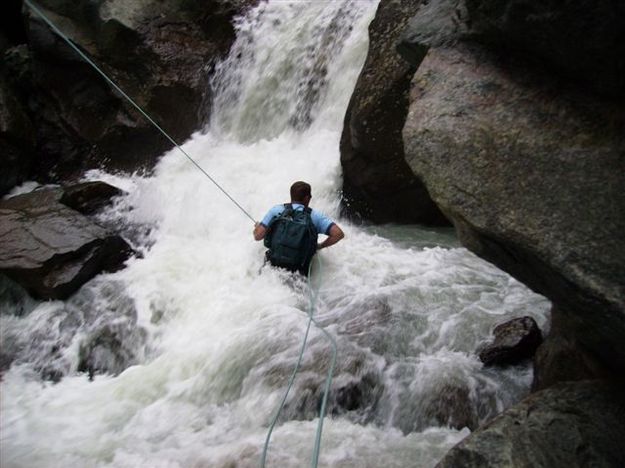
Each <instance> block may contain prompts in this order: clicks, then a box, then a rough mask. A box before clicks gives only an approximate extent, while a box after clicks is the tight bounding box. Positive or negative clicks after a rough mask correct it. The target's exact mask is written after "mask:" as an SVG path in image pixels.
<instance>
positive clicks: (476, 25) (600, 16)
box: [466, 0, 625, 99]
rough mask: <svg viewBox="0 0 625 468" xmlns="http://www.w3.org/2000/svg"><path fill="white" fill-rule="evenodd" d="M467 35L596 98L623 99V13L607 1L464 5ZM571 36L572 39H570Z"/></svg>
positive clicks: (513, 1) (484, 0)
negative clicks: (597, 95)
mask: <svg viewBox="0 0 625 468" xmlns="http://www.w3.org/2000/svg"><path fill="white" fill-rule="evenodd" d="M466 3H467V5H466V7H467V12H468V16H469V21H470V25H471V36H472V37H473V38H474V39H475V40H478V41H480V42H481V43H483V44H486V45H488V46H489V47H490V48H493V49H498V50H503V51H504V52H508V51H513V52H514V53H515V54H518V55H521V54H522V55H524V56H525V57H527V58H529V59H531V60H532V61H533V62H534V63H536V65H537V66H539V67H547V68H549V69H550V70H552V71H553V72H554V73H556V74H558V75H559V76H561V77H563V78H564V79H566V80H572V81H576V82H578V83H579V84H580V85H582V86H584V88H585V89H588V90H592V91H595V92H598V93H600V94H603V95H606V96H609V97H616V98H621V99H622V98H623V97H624V96H625V74H623V70H625V8H623V5H622V4H618V3H614V2H611V1H609V0H578V1H575V2H568V3H566V4H561V3H559V2H538V1H533V2H531V1H525V0H504V1H498V2H494V1H491V0H478V1H467V2H466ZM572 37H574V38H575V40H571V38H572Z"/></svg>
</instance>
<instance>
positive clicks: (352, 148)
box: [340, 0, 447, 224]
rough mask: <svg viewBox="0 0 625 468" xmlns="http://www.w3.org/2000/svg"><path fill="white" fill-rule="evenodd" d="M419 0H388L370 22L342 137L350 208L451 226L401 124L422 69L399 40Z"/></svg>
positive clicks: (385, 218) (375, 216)
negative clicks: (411, 158) (417, 170)
mask: <svg viewBox="0 0 625 468" xmlns="http://www.w3.org/2000/svg"><path fill="white" fill-rule="evenodd" d="M419 3H420V2H419V1H416V0H401V1H395V2H388V1H383V2H381V3H380V5H379V7H378V11H377V13H376V16H375V18H374V19H373V21H372V22H371V25H370V26H369V36H370V47H369V53H368V56H367V60H366V62H365V64H364V66H363V69H362V72H361V74H360V76H359V78H358V82H357V84H356V88H355V90H354V94H353V95H352V98H351V100H350V103H349V106H348V109H347V113H346V115H345V123H344V126H343V134H342V136H341V144H340V149H341V165H342V167H343V193H344V198H345V208H346V210H347V211H348V213H350V214H351V215H352V216H360V217H362V218H365V219H368V220H371V221H374V222H377V223H384V222H390V221H396V222H403V223H414V222H420V223H426V224H447V221H446V220H445V219H444V217H443V216H442V214H441V213H440V211H439V210H438V208H437V207H436V205H435V204H434V203H433V202H432V200H431V199H430V196H429V195H428V192H427V190H426V189H425V187H424V186H423V184H422V183H421V182H420V181H419V180H418V178H416V177H415V176H414V175H413V174H412V173H411V171H410V169H409V168H408V166H407V165H406V162H405V161H404V157H403V156H404V149H403V144H402V139H401V128H402V126H403V124H404V120H405V118H406V114H407V111H408V91H409V84H410V79H411V77H412V75H413V74H414V72H415V69H416V67H415V66H414V65H411V64H409V63H407V62H405V61H404V60H402V59H401V57H400V56H399V55H398V54H397V53H396V52H395V43H396V41H397V39H398V38H399V35H400V33H401V32H402V30H403V28H404V26H405V24H406V23H407V21H408V20H409V18H410V17H411V16H412V15H413V14H414V11H415V10H416V7H417V5H418V4H419Z"/></svg>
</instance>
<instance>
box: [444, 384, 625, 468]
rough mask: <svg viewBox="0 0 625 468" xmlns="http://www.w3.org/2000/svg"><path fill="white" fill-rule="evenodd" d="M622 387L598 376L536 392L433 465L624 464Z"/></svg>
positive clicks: (485, 467) (497, 467)
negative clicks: (594, 378)
mask: <svg viewBox="0 0 625 468" xmlns="http://www.w3.org/2000/svg"><path fill="white" fill-rule="evenodd" d="M623 417H625V392H624V391H623V388H622V387H618V386H615V385H611V384H607V383H605V382H603V381H597V380H594V381H592V380H591V381H583V382H574V383H561V384H558V385H555V386H553V387H551V388H549V389H547V390H543V391H541V392H537V393H534V394H532V395H531V396H529V397H528V398H526V399H525V400H523V401H522V402H521V403H519V404H518V405H516V406H514V407H512V408H510V409H508V410H507V411H505V412H504V413H502V414H501V415H499V416H497V417H496V418H495V419H493V420H492V421H491V422H490V423H488V424H486V425H484V426H482V427H480V428H479V429H477V430H476V431H474V432H473V433H472V434H471V435H470V436H469V437H467V438H466V439H464V440H463V441H462V442H460V443H459V444H458V445H456V446H455V447H454V448H453V449H451V450H450V451H449V452H448V453H447V455H446V456H445V457H444V458H443V459H442V460H441V461H440V462H439V463H438V464H437V465H436V466H437V468H452V467H453V468H457V467H462V468H478V467H479V468H489V467H492V468H500V467H515V466H534V467H555V466H596V467H606V468H608V467H617V466H625V447H624V446H623V441H624V440H625V427H624V426H623V424H622V420H623Z"/></svg>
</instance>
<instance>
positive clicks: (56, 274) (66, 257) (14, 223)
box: [0, 190, 131, 299]
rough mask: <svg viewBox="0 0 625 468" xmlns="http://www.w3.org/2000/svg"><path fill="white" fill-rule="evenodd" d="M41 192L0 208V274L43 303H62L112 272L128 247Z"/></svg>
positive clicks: (48, 192)
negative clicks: (104, 272)
mask: <svg viewBox="0 0 625 468" xmlns="http://www.w3.org/2000/svg"><path fill="white" fill-rule="evenodd" d="M61 197H62V191H61V190H45V191H40V192H33V193H30V194H25V195H19V196H17V197H13V198H10V199H8V200H4V201H2V202H1V203H0V219H1V220H2V223H1V224H0V272H1V273H3V274H5V275H6V276H8V277H9V278H11V279H13V280H14V281H16V282H18V283H19V284H21V285H22V286H23V287H24V288H26V289H27V290H28V292H29V293H30V294H32V295H33V296H34V297H37V298H43V299H49V298H54V299H64V298H67V297H68V296H69V295H71V294H72V293H73V292H75V291H76V290H77V289H78V288H79V287H80V286H81V285H82V284H84V283H85V282H86V281H88V280H89V279H91V278H92V277H93V276H95V275H96V274H98V273H100V272H102V271H115V270H118V269H119V268H121V267H122V265H123V262H124V261H125V260H126V259H127V258H128V256H129V255H130V254H131V249H130V247H129V246H128V244H127V243H126V242H125V241H124V240H123V239H122V238H121V237H120V236H118V235H115V234H112V233H110V232H108V231H107V230H105V229H104V228H102V227H100V226H99V225H97V224H95V223H93V222H92V221H91V220H89V219H88V218H86V217H85V216H83V215H82V214H80V213H78V212H77V211H74V210H72V209H70V208H68V207H66V206H65V205H63V204H61V203H59V201H58V200H59V199H60V198H61Z"/></svg>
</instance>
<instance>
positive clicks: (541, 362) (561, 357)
mask: <svg viewBox="0 0 625 468" xmlns="http://www.w3.org/2000/svg"><path fill="white" fill-rule="evenodd" d="M568 322H569V319H568V316H567V314H566V313H565V312H562V311H560V310H559V309H558V307H553V308H552V310H551V326H550V330H549V334H548V335H547V337H546V338H545V341H544V342H543V343H542V344H541V345H540V346H539V347H538V350H537V351H536V355H535V356H534V380H533V382H532V391H538V390H543V389H545V388H548V387H550V386H552V385H554V384H556V383H557V382H565V381H577V380H593V379H607V378H609V377H610V371H609V369H608V368H607V367H606V365H605V364H603V363H601V361H600V360H599V359H598V357H597V356H595V355H593V354H592V353H591V352H589V350H588V349H586V348H585V347H584V346H583V345H582V344H581V342H580V340H579V339H578V338H577V337H576V336H575V333H574V332H573V330H572V329H571V328H570V327H569V326H568Z"/></svg>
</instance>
